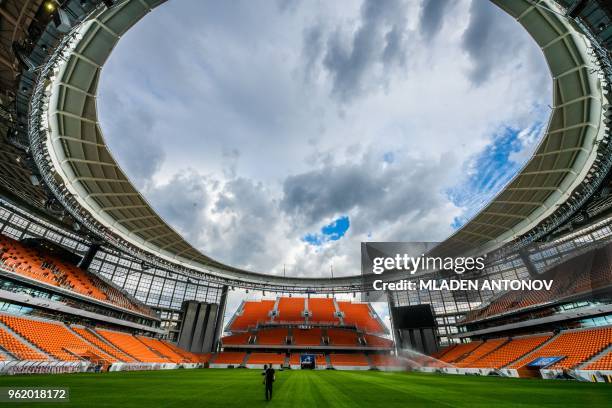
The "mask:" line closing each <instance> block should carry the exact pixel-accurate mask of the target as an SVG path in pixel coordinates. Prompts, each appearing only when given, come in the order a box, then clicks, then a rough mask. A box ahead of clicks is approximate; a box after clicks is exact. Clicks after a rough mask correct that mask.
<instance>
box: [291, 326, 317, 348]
mask: <svg viewBox="0 0 612 408" xmlns="http://www.w3.org/2000/svg"><path fill="white" fill-rule="evenodd" d="M292 333H293V344H295V345H298V346H318V345H320V344H321V336H323V331H322V330H321V329H319V328H316V327H315V328H313V329H298V328H294V329H293V330H292Z"/></svg>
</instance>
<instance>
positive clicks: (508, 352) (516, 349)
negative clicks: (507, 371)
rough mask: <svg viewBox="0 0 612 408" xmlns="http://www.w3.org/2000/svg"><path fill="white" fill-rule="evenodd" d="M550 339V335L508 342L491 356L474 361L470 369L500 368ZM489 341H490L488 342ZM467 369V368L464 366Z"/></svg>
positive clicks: (521, 338) (515, 339) (514, 339)
mask: <svg viewBox="0 0 612 408" xmlns="http://www.w3.org/2000/svg"><path fill="white" fill-rule="evenodd" d="M549 338H550V335H540V336H529V337H517V338H513V339H512V340H510V341H509V342H508V343H506V344H504V345H503V346H501V347H500V348H498V349H496V350H495V351H493V352H492V353H491V354H487V355H486V356H484V357H482V358H480V359H479V360H474V361H472V362H471V364H470V365H469V367H470V368H496V369H499V368H502V367H505V366H507V365H508V364H510V363H512V362H513V361H516V360H517V359H519V358H521V357H522V356H524V355H525V354H527V353H529V352H530V351H531V350H534V349H535V348H536V347H538V346H540V344H542V343H544V342H545V341H546V340H548V339H549ZM489 341H491V340H489ZM466 367H467V366H466Z"/></svg>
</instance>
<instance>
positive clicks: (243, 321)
mask: <svg viewBox="0 0 612 408" xmlns="http://www.w3.org/2000/svg"><path fill="white" fill-rule="evenodd" d="M274 303H275V302H274V301H273V300H260V301H253V302H244V303H243V304H242V307H241V311H239V312H238V313H239V314H237V315H236V316H235V317H234V319H233V320H232V321H231V322H230V330H231V331H240V330H247V329H248V328H250V327H256V326H257V324H259V323H264V322H268V321H269V320H270V317H269V313H270V312H271V311H272V309H273V308H274Z"/></svg>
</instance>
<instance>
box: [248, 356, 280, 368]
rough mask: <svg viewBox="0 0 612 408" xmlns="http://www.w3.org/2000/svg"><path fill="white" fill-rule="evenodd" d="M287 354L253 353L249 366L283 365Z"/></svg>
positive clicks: (249, 359)
mask: <svg viewBox="0 0 612 408" xmlns="http://www.w3.org/2000/svg"><path fill="white" fill-rule="evenodd" d="M284 363H285V353H251V354H250V355H249V358H248V360H247V364H274V365H283V364H284Z"/></svg>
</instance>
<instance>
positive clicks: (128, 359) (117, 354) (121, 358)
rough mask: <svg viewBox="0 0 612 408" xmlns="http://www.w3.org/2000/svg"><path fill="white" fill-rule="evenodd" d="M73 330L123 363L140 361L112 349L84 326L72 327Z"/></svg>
mask: <svg viewBox="0 0 612 408" xmlns="http://www.w3.org/2000/svg"><path fill="white" fill-rule="evenodd" d="M71 329H72V330H73V331H74V332H75V333H77V334H78V335H79V336H81V337H83V338H84V339H85V340H87V341H88V342H90V343H91V344H94V345H96V346H97V347H98V348H99V349H102V350H104V351H105V352H106V353H108V354H110V355H111V356H113V357H115V358H116V359H117V360H118V361H123V362H126V363H134V362H137V361H138V360H135V359H134V358H132V357H130V356H128V355H127V354H125V353H123V352H122V351H121V350H119V349H117V348H114V347H111V346H110V345H109V344H107V343H105V342H104V340H102V339H100V338H99V337H98V336H96V335H95V334H93V333H92V332H90V331H89V330H88V329H86V328H85V327H82V326H72V327H71Z"/></svg>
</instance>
